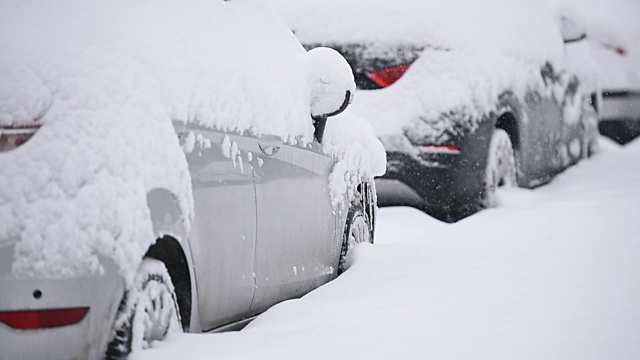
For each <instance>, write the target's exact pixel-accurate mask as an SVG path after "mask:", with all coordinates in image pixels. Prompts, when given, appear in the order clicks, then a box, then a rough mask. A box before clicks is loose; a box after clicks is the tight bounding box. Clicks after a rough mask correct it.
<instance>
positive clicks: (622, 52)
mask: <svg viewBox="0 0 640 360" xmlns="http://www.w3.org/2000/svg"><path fill="white" fill-rule="evenodd" d="M603 45H604V47H606V48H607V49H609V50H612V51H615V52H616V53H617V54H618V55H621V56H625V55H627V49H625V48H623V47H622V46H616V45H613V44H607V43H603Z"/></svg>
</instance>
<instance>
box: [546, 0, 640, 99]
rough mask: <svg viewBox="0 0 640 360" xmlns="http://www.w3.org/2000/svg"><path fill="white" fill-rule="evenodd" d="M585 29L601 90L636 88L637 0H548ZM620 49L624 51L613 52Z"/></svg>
mask: <svg viewBox="0 0 640 360" xmlns="http://www.w3.org/2000/svg"><path fill="white" fill-rule="evenodd" d="M548 1H549V2H550V3H552V4H553V5H554V7H555V8H556V10H557V11H558V12H559V13H562V14H565V15H567V16H570V17H573V18H575V19H576V20H577V21H578V23H579V24H580V25H581V26H582V27H583V28H584V29H585V30H586V33H587V40H588V41H589V43H591V45H592V48H593V54H594V57H595V59H596V62H597V72H598V78H599V80H600V84H601V85H602V88H603V89H604V90H637V89H640V22H638V14H640V2H638V1H636V0H548ZM616 48H622V49H624V51H625V53H624V54H622V55H621V54H618V53H616Z"/></svg>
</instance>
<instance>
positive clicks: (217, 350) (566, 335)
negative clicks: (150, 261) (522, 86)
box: [133, 139, 640, 360]
mask: <svg viewBox="0 0 640 360" xmlns="http://www.w3.org/2000/svg"><path fill="white" fill-rule="evenodd" d="M601 143H602V151H601V152H600V153H599V154H597V155H596V156H595V157H594V158H592V159H591V160H590V161H585V162H582V163H580V164H578V165H577V166H575V167H573V168H570V169H569V170H567V171H566V172H565V173H563V174H561V175H560V176H558V177H557V178H556V179H555V180H554V181H553V182H552V183H551V184H549V185H547V186H544V187H541V188H539V189H536V190H533V191H530V190H522V189H512V190H508V191H503V192H501V193H499V201H500V205H499V207H498V208H495V209H491V210H486V211H482V212H480V213H478V214H476V215H474V216H471V217H469V218H467V219H465V220H463V221H460V222H458V223H456V224H444V223H440V222H438V221H437V220H434V219H432V218H430V217H428V216H427V215H424V214H422V213H421V212H418V211H416V210H413V209H410V208H386V209H381V211H380V216H379V222H378V228H377V230H376V231H377V242H378V243H377V244H376V245H374V246H366V245H362V246H361V247H359V248H358V249H357V251H356V252H355V256H356V258H355V263H354V265H353V267H352V268H351V269H350V270H349V271H348V272H346V273H345V274H343V275H342V276H341V277H340V278H338V279H337V280H335V281H334V282H332V283H329V284H328V285H325V286H323V287H322V288H320V289H318V290H316V291H314V292H312V293H310V294H308V295H307V296H305V297H303V298H302V299H299V300H292V301H288V302H285V303H283V304H280V305H277V306H275V307H274V308H272V309H271V310H269V311H267V312H266V313H265V314H263V315H261V316H260V317H258V318H257V319H256V320H255V321H254V322H253V323H251V324H250V325H249V326H248V327H247V328H245V329H244V330H243V331H240V332H234V333H224V334H198V335H195V334H186V335H185V334H180V335H175V336H172V337H171V338H170V340H169V341H167V342H165V343H162V344H158V345H157V346H156V347H154V348H153V349H150V350H147V351H143V352H139V353H136V354H134V356H133V358H134V359H138V360H141V359H176V358H180V359H418V358H419V359H490V360H496V359H518V360H522V359H536V360H538V359H562V360H567V359H580V360H585V359H640V141H635V142H634V143H631V144H630V145H628V146H626V147H625V148H620V147H618V146H617V145H614V144H613V143H611V142H609V141H608V140H606V139H602V141H601Z"/></svg>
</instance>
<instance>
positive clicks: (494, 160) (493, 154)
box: [482, 129, 516, 208]
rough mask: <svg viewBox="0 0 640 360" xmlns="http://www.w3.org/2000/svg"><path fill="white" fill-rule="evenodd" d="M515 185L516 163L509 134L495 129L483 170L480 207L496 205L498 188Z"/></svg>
mask: <svg viewBox="0 0 640 360" xmlns="http://www.w3.org/2000/svg"><path fill="white" fill-rule="evenodd" d="M515 185H516V161H515V157H514V155H513V146H512V145H511V139H510V138H509V134H507V132H506V131H504V130H502V129H495V130H494V131H493V135H492V136H491V142H490V143H489V155H488V158H487V168H486V170H485V180H484V194H483V197H482V205H483V206H484V207H485V208H488V207H493V206H495V205H496V189H497V188H498V187H500V186H515Z"/></svg>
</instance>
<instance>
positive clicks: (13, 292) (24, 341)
mask: <svg viewBox="0 0 640 360" xmlns="http://www.w3.org/2000/svg"><path fill="white" fill-rule="evenodd" d="M12 250H13V246H9V247H6V248H3V249H1V250H0V252H5V251H12ZM101 263H102V265H103V269H104V273H103V274H97V275H92V276H82V277H76V278H72V279H16V278H14V277H13V276H11V275H3V276H2V277H0V289H2V291H0V304H1V309H2V310H3V311H12V310H16V311H18V310H20V311H24V310H45V309H61V308H73V307H89V312H88V313H87V314H86V316H85V317H84V319H82V320H81V321H80V322H79V323H76V324H72V325H67V326H62V327H56V328H49V329H46V330H42V329H36V330H17V329H13V328H11V327H9V326H7V325H5V324H4V323H0V349H1V350H0V358H2V359H13V360H21V359H24V360H31V359H52V360H56V359H60V360H63V359H65V360H66V359H78V360H80V359H89V358H91V359H98V358H101V357H102V356H103V354H104V352H105V350H106V345H107V342H108V339H109V336H110V335H111V324H112V323H113V318H114V317H115V313H116V311H117V309H118V305H119V304H120V300H121V298H122V294H123V293H124V281H123V279H122V278H121V277H120V275H119V274H118V272H117V269H116V267H115V265H114V264H113V263H112V262H110V261H109V260H107V259H102V262H101ZM96 288H97V289H100V290H101V291H100V292H97V291H95V289H96ZM35 290H39V291H40V292H41V294H42V295H41V296H40V297H39V298H36V297H35V296H34V295H33V294H34V291H35ZM34 345H37V346H34Z"/></svg>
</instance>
